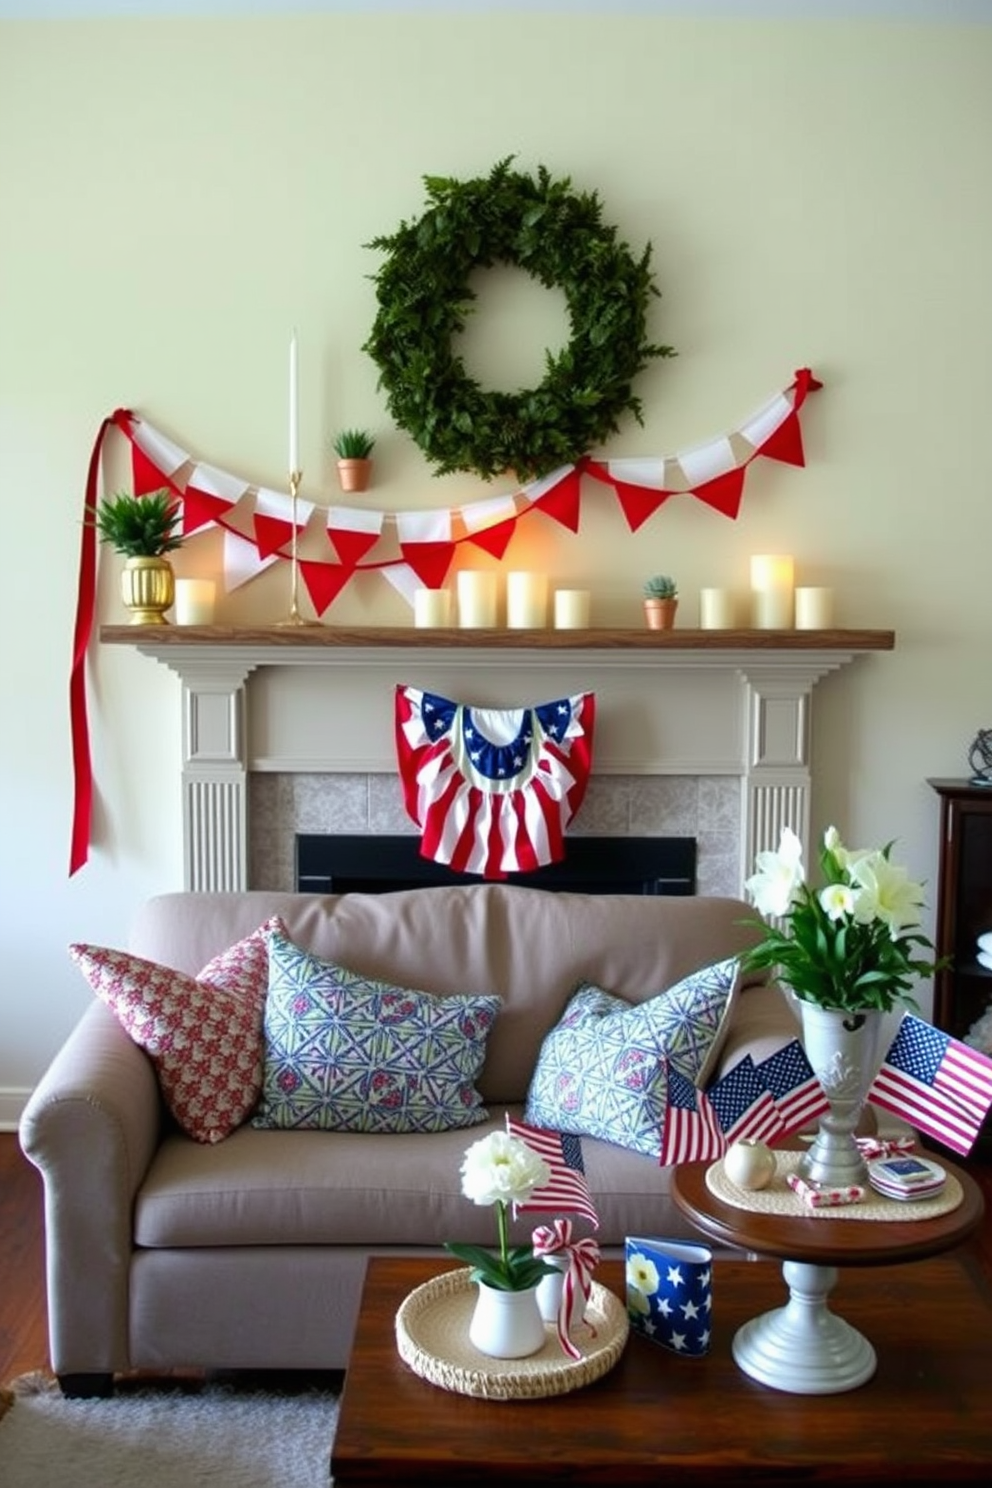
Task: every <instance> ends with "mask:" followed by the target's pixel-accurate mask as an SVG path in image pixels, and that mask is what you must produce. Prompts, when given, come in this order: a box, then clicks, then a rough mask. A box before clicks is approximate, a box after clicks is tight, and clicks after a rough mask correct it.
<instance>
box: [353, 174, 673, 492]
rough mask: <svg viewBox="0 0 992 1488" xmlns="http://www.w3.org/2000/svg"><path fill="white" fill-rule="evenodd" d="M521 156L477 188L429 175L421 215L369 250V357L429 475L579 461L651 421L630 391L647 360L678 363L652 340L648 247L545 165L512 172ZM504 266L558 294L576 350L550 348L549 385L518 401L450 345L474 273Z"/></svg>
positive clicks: (536, 468)
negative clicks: (483, 378) (533, 171)
mask: <svg viewBox="0 0 992 1488" xmlns="http://www.w3.org/2000/svg"><path fill="white" fill-rule="evenodd" d="M513 158H514V157H513V156H512V155H511V156H508V157H507V159H505V160H502V161H500V162H499V164H498V165H496V166H494V167H493V169H492V171H491V172H490V174H489V176H488V177H480V178H478V179H476V180H473V181H456V180H452V179H449V178H447V177H441V176H425V177H424V178H423V179H424V185H425V187H426V189H427V196H428V199H429V201H430V202H431V204H432V205H431V206H430V208H429V209H428V210H427V211H426V212H425V213H424V215H423V216H422V217H420V218H419V220H417V221H416V222H409V223H408V222H402V223H401V224H400V226H399V228H398V229H397V231H396V232H394V233H391V234H389V235H388V236H380V237H377V238H374V239H373V240H372V242H371V243H368V244H366V247H369V248H376V249H381V250H384V251H385V252H386V253H387V254H388V255H389V256H388V258H387V259H386V262H385V263H384V264H383V265H382V267H381V268H380V269H379V270H378V272H377V273H375V274H373V275H371V276H370V277H371V278H372V279H373V281H374V282H375V284H376V291H377V297H378V304H379V309H378V312H377V314H376V318H375V321H374V324H373V327H372V333H371V335H370V336H369V338H368V340H367V341H366V343H365V345H364V347H363V348H362V349H363V350H364V351H366V352H368V354H369V355H370V356H371V357H372V359H373V361H374V362H375V363H376V365H377V366H378V368H379V383H378V385H379V387H380V388H384V389H385V391H386V395H387V403H388V408H389V412H390V414H391V415H392V417H393V419H394V420H395V421H396V423H397V424H398V425H399V427H400V428H401V429H405V430H406V432H407V433H408V434H409V435H410V436H411V437H412V438H413V439H414V440H415V441H416V443H417V444H418V445H419V447H420V448H421V450H422V451H423V452H424V454H425V455H426V456H427V458H428V459H429V460H431V461H432V462H433V463H434V464H435V465H436V467H437V468H436V470H435V472H434V473H435V475H448V474H450V473H452V472H453V471H457V470H468V471H474V472H475V473H476V474H477V475H480V476H483V477H484V478H485V479H486V480H489V479H490V478H491V477H492V476H494V475H499V474H501V473H503V472H505V471H511V470H512V471H513V472H514V473H515V475H516V476H517V477H518V478H520V479H523V478H526V479H533V478H535V477H537V476H541V475H545V474H546V473H547V472H548V471H549V470H553V469H555V468H556V467H557V466H559V465H566V464H572V463H574V462H575V461H577V460H578V459H579V458H580V457H581V456H582V455H584V454H586V453H587V452H588V451H589V450H590V449H593V448H594V447H595V446H596V445H599V444H602V443H603V441H604V440H605V439H606V437H607V436H608V435H610V434H615V433H617V432H619V423H618V420H619V419H620V416H621V415H622V414H624V413H632V414H633V415H634V417H635V418H636V419H637V421H638V423H643V422H644V420H643V418H642V416H641V401H640V399H639V398H637V397H636V396H635V395H634V393H633V392H632V390H631V383H632V381H633V379H634V378H635V377H636V376H637V374H638V373H639V372H641V371H643V369H644V367H645V366H646V365H647V363H648V361H649V360H650V359H651V358H652V357H668V356H675V355H676V353H675V352H674V351H673V349H672V348H671V347H670V346H656V345H654V344H653V343H652V342H650V341H649V340H648V339H647V329H646V327H647V311H648V306H649V304H650V297H651V296H652V295H660V291H659V290H658V288H657V287H656V285H655V284H654V282H653V279H652V275H651V271H650V267H649V265H650V258H651V244H650V243H649V244H648V245H647V247H646V248H645V249H644V252H643V253H642V254H641V256H640V258H635V257H634V256H633V254H632V253H631V251H630V249H629V248H628V246H627V244H626V243H623V242H618V241H617V231H616V228H614V227H609V226H606V225H604V223H603V222H602V221H601V206H600V202H599V198H598V196H597V194H596V193H595V192H580V193H577V192H573V191H572V190H571V182H570V180H569V179H568V178H567V177H566V178H565V179H564V180H561V181H553V180H552V179H551V176H550V175H549V174H548V171H547V170H546V169H545V167H544V166H540V167H539V168H538V173H537V179H536V180H535V179H534V178H533V177H531V176H528V175H523V174H520V173H518V172H516V171H511V170H510V165H511V163H512V161H513ZM496 263H506V264H514V265H516V266H517V267H519V268H521V269H524V270H525V271H526V272H527V273H529V274H531V275H532V276H533V277H534V278H535V279H537V280H539V281H540V283H541V284H543V285H544V286H545V287H546V288H548V289H550V288H555V287H557V288H558V289H561V290H562V291H563V292H564V295H565V299H566V302H567V307H568V316H569V324H570V328H571V339H570V341H569V342H568V344H567V345H566V346H565V347H563V348H562V350H561V351H559V352H558V353H557V354H552V352H550V351H548V350H545V365H546V373H545V376H544V379H543V381H542V382H541V383H540V384H539V386H537V387H534V388H528V389H525V390H524V391H522V392H519V393H505V392H485V391H484V390H483V389H482V388H481V387H480V386H479V384H478V383H477V382H475V381H474V380H473V379H472V378H471V377H469V375H468V374H467V372H466V370H465V366H464V363H463V361H462V358H461V357H460V356H459V355H458V354H457V353H456V351H455V350H454V346H453V342H454V337H455V336H456V334H457V333H458V332H461V331H463V330H464V329H465V325H466V320H467V316H468V314H469V312H470V310H471V308H472V301H473V300H474V299H476V295H475V293H474V291H473V290H472V289H471V288H470V287H469V275H470V273H471V271H472V270H473V269H475V268H478V267H483V268H491V267H492V266H493V265H494V264H496Z"/></svg>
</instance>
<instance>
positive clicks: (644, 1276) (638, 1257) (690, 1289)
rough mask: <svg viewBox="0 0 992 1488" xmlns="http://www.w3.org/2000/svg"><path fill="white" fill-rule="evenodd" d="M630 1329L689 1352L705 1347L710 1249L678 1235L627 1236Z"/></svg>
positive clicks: (708, 1333)
mask: <svg viewBox="0 0 992 1488" xmlns="http://www.w3.org/2000/svg"><path fill="white" fill-rule="evenodd" d="M624 1246H625V1253H626V1287H627V1316H628V1317H629V1318H630V1326H631V1330H632V1332H634V1333H640V1334H641V1335H642V1336H643V1337H644V1338H649V1339H650V1340H651V1342H652V1343H660V1344H661V1345H662V1347H663V1348H667V1349H670V1350H671V1351H672V1353H674V1354H683V1355H684V1356H685V1357H687V1358H698V1357H699V1356H700V1355H701V1354H706V1353H708V1352H709V1347H710V1338H711V1336H712V1328H713V1252H712V1250H711V1249H710V1247H709V1246H708V1245H693V1244H687V1243H685V1242H683V1241H681V1240H665V1239H653V1240H645V1239H641V1238H639V1237H635V1236H630V1235H628V1236H627V1238H626V1240H625V1242H624Z"/></svg>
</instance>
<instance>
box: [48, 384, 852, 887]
mask: <svg viewBox="0 0 992 1488" xmlns="http://www.w3.org/2000/svg"><path fill="white" fill-rule="evenodd" d="M821 386H822V384H821V383H820V382H819V380H818V379H817V378H816V377H814V375H813V373H812V372H811V371H810V369H809V368H808V367H804V368H802V369H800V370H799V371H798V372H796V374H795V378H794V380H793V381H792V382H791V383H790V384H789V386H788V387H787V388H786V389H785V390H784V391H783V392H781V393H777V394H776V395H775V396H774V397H773V398H771V399H770V400H769V401H768V402H767V403H766V404H765V405H764V406H763V407H761V408H760V409H758V411H757V412H756V413H754V414H752V415H751V417H750V418H748V419H747V420H746V421H745V422H744V423H743V424H741V425H740V427H739V428H737V429H735V430H733V431H732V432H731V433H729V434H722V435H720V436H718V437H717V438H715V439H712V440H709V441H708V442H707V443H706V444H704V445H700V446H698V447H696V448H693V449H690V450H685V451H682V452H681V453H679V454H676V455H659V456H657V457H651V456H642V457H639V458H637V459H627V460H606V461H601V460H593V459H590V458H589V457H588V456H583V458H582V459H581V460H579V461H577V463H576V464H574V465H564V466H562V467H560V468H559V469H558V470H554V471H551V472H550V474H548V475H545V476H542V477H541V478H540V479H539V480H536V481H531V482H529V483H528V484H526V485H524V486H522V487H520V489H519V490H517V491H516V492H512V493H507V494H505V495H501V496H487V497H484V498H482V499H481V500H478V501H472V502H468V503H465V504H462V505H459V506H455V507H451V508H448V509H442V510H439V511H431V512H425V511H408V512H386V511H376V510H371V509H369V508H367V507H361V508H356V507H344V506H328V507H320V506H318V504H317V503H315V502H312V501H306V500H303V499H301V498H298V499H297V502H296V507H295V512H294V505H293V501H292V498H291V496H290V495H289V494H288V493H287V492H283V491H274V490H270V489H267V488H266V487H264V486H259V485H257V484H254V483H252V482H250V481H248V480H246V479H244V478H243V477H242V476H238V475H233V474H231V473H230V472H228V471H225V470H219V469H217V467H216V466H214V465H210V464H209V463H207V462H205V461H201V460H198V459H196V458H195V457H194V456H193V455H190V454H189V453H188V452H187V451H186V450H184V449H182V448H181V447H180V446H179V445H178V444H176V443H175V441H174V440H172V439H170V438H169V437H168V435H166V434H163V433H161V432H160V431H159V430H158V429H156V428H154V427H153V426H152V425H151V424H149V423H148V421H147V420H146V419H144V418H142V417H141V415H140V414H137V413H134V412H132V410H130V409H128V408H118V409H117V410H116V411H115V412H114V413H113V414H111V415H110V416H108V417H107V418H105V419H104V420H103V422H102V423H101V425H100V429H99V431H98V433H97V437H96V441H95V443H94V446H93V451H92V454H91V456H90V464H89V470H88V474H87V481H86V496H85V506H84V520H83V527H82V537H81V540H80V552H79V584H78V599H77V606H76V624H75V631H74V636H73V655H72V672H71V677H70V687H69V698H70V715H71V723H72V748H73V768H74V773H75V783H76V789H75V807H74V814H73V829H72V846H71V850H70V867H69V873H70V876H71V875H72V874H73V873H75V872H76V871H77V869H79V868H81V867H82V865H83V864H84V863H85V862H86V860H87V857H88V853H89V835H90V816H91V810H92V795H93V781H92V770H91V762H90V754H89V738H88V728H87V720H86V690H85V659H86V649H87V646H88V644H89V640H90V637H91V635H92V630H93V619H94V604H95V595H96V544H97V539H96V534H95V532H94V529H93V525H92V513H93V512H94V511H95V509H96V506H97V503H98V497H99V491H100V486H101V477H100V471H101V457H102V453H103V445H104V441H105V440H106V438H107V436H108V434H110V433H111V432H116V433H117V434H119V435H122V436H123V437H124V438H125V439H126V440H128V442H129V443H130V445H131V472H132V484H133V489H134V493H135V495H136V496H144V495H147V494H148V493H149V492H151V491H158V490H161V489H162V488H163V487H167V488H168V489H169V490H171V491H172V492H173V493H174V495H175V496H176V497H177V498H178V499H179V501H180V502H181V505H182V532H183V536H184V537H192V536H193V535H194V534H196V533H198V532H202V531H205V530H206V529H208V528H210V527H219V528H221V529H222V530H223V532H224V546H223V563H224V584H225V587H226V589H227V591H228V592H230V591H231V590H234V589H237V588H239V587H240V586H241V585H242V584H246V583H248V582H249V581H250V580H251V579H254V578H256V577H257V576H258V575H259V574H260V573H262V572H264V570H265V569H266V568H268V567H270V565H271V564H273V563H275V562H277V561H279V560H282V559H288V558H290V557H291V556H292V544H293V526H294V516H295V525H296V532H297V550H298V562H299V571H300V574H301V576H302V579H303V582H304V585H305V586H306V590H307V593H308V594H309V596H310V600H311V602H312V604H313V607H314V609H315V611H316V612H317V615H318V616H323V615H324V613H325V612H326V611H327V610H328V609H329V607H330V606H331V604H332V603H333V602H334V600H335V599H336V598H337V596H338V594H340V592H341V590H342V589H343V588H344V586H345V585H346V584H347V583H348V581H349V579H351V578H352V577H353V575H354V574H356V573H359V572H367V571H369V570H378V571H379V572H380V573H381V574H382V575H383V577H384V578H386V579H387V580H388V581H389V582H390V583H391V584H392V585H393V586H394V587H395V588H396V589H397V590H398V591H399V592H400V593H401V594H403V596H404V597H405V598H406V599H407V600H408V601H409V602H410V603H411V604H412V603H413V591H414V590H415V589H417V588H421V587H423V588H429V589H433V588H440V586H441V585H442V584H443V583H444V581H445V578H446V576H447V573H448V570H449V569H450V567H451V564H452V562H453V560H454V556H455V553H456V550H457V549H458V548H459V547H460V546H461V545H462V544H464V543H471V544H472V545H474V546H475V547H478V548H481V549H482V550H483V551H484V552H486V553H489V554H490V556H491V557H494V558H497V559H499V558H502V557H503V555H504V553H505V552H506V549H507V546H508V544H509V542H510V539H511V538H512V536H513V534H514V532H515V530H516V525H517V523H518V522H519V521H520V520H521V518H523V517H525V516H527V515H528V514H529V513H531V512H533V511H537V512H541V513H542V514H543V515H544V516H546V517H550V518H551V519H552V520H553V521H556V522H558V523H560V525H561V526H563V527H566V528H568V530H569V531H571V532H578V530H579V510H580V492H581V484H582V478H583V477H584V476H589V477H590V478H591V479H593V480H596V481H599V482H600V483H602V484H605V485H609V486H612V487H613V490H614V491H615V493H616V496H617V499H618V501H619V502H620V506H621V508H622V510H623V513H624V516H625V518H626V520H627V524H628V526H629V527H630V530H631V531H632V532H636V531H637V529H638V527H640V526H641V525H642V523H644V522H645V521H647V519H648V518H649V517H650V516H652V515H653V513H654V512H655V511H657V510H658V508H659V507H660V506H662V505H663V504H664V502H666V501H668V500H670V498H671V497H673V496H694V497H696V498H697V499H698V500H700V501H702V502H704V503H705V504H706V505H708V506H710V507H712V508H714V509H715V510H716V511H718V512H721V513H722V514H723V515H724V516H727V517H730V518H732V519H733V518H736V517H737V515H738V512H739V510H740V504H741V499H742V496H743V492H744V480H745V476H746V473H747V469H748V467H749V466H750V465H751V463H752V462H753V461H754V460H757V459H759V458H761V457H764V458H766V459H771V460H780V461H784V462H785V463H786V464H789V465H803V464H804V463H805V459H804V455H803V445H802V436H801V432H800V427H799V412H800V409H801V408H802V406H803V404H804V403H805V401H806V398H807V396H808V395H809V394H810V393H811V392H815V391H816V390H817V389H818V388H820V387H821ZM318 511H320V512H322V513H323V520H322V522H318V521H317V520H316V519H315V513H317V512H318ZM304 539H308V541H307V542H306V544H305V545H304Z"/></svg>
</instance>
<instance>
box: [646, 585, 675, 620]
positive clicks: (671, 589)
mask: <svg viewBox="0 0 992 1488" xmlns="http://www.w3.org/2000/svg"><path fill="white" fill-rule="evenodd" d="M678 604H679V591H678V585H677V584H676V582H675V580H674V579H673V578H671V577H670V575H669V574H654V575H652V577H651V578H650V579H646V580H645V583H644V617H645V619H646V620H647V622H648V627H649V629H650V630H671V628H672V626H673V625H674V624H675V611H676V610H677V609H678Z"/></svg>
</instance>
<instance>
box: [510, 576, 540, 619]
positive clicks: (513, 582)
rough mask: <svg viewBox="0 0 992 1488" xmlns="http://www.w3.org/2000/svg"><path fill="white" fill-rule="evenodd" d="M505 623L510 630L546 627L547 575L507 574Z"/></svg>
mask: <svg viewBox="0 0 992 1488" xmlns="http://www.w3.org/2000/svg"><path fill="white" fill-rule="evenodd" d="M506 623H507V626H508V627H509V629H510V630H542V629H543V628H544V626H545V625H547V623H548V578H547V574H539V573H510V574H507V576H506Z"/></svg>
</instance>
